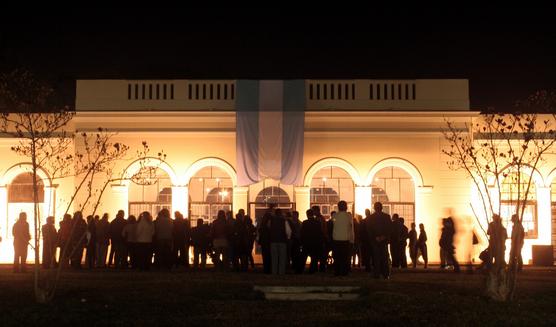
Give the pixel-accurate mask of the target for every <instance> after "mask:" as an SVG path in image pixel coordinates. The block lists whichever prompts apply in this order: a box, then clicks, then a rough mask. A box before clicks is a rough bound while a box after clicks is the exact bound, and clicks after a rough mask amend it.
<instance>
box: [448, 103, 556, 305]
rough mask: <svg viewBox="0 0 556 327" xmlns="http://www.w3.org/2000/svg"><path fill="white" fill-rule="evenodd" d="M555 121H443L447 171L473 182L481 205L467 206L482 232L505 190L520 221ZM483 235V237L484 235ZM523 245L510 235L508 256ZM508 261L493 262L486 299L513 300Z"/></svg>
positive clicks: (520, 116)
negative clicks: (462, 172)
mask: <svg viewBox="0 0 556 327" xmlns="http://www.w3.org/2000/svg"><path fill="white" fill-rule="evenodd" d="M541 98H542V99H544V98H543V97H542V96H541V97H540V98H539V94H538V93H537V94H535V95H534V96H532V97H530V98H529V99H528V101H526V102H522V103H521V104H520V106H521V107H524V106H529V107H532V106H534V105H535V103H539V99H541ZM555 123H556V116H555V115H554V114H552V115H539V114H536V113H511V114H498V113H489V114H482V115H480V117H478V118H477V119H476V120H475V121H474V122H473V123H472V124H465V128H463V129H462V128H461V126H458V125H457V124H456V123H454V122H451V121H448V120H446V129H445V130H444V131H443V133H444V138H445V139H446V141H447V142H448V144H449V148H448V149H447V150H443V151H442V152H443V153H444V154H445V155H446V156H447V157H448V160H447V164H448V166H449V167H450V168H451V169H453V170H463V171H465V172H466V175H467V176H468V178H469V179H470V180H471V181H472V182H473V184H474V186H475V188H476V190H477V194H478V196H479V198H480V203H481V207H480V208H475V207H474V206H473V205H472V204H471V207H472V209H473V212H474V214H475V217H476V219H477V222H478V225H479V226H480V227H481V228H483V226H482V224H481V221H484V222H487V223H489V222H490V220H491V218H492V216H493V215H494V214H498V215H499V214H500V213H501V210H502V204H501V201H500V199H501V198H502V195H503V193H502V191H503V189H504V188H511V192H513V195H515V198H514V196H512V199H511V200H512V203H511V205H512V210H514V212H513V213H514V214H517V215H518V219H519V223H520V224H521V223H522V222H523V216H524V213H525V209H526V204H527V201H528V200H530V199H531V197H532V194H531V192H530V191H531V189H532V187H531V186H532V185H534V181H533V172H534V171H535V170H536V169H537V168H538V167H540V165H541V163H542V162H543V161H544V160H545V154H546V153H547V151H549V150H550V149H551V148H552V147H553V145H554V143H555V141H556V132H555V130H554V125H555ZM506 218H509V217H506ZM483 231H484V228H483ZM514 234H515V233H514ZM485 236H486V237H487V238H488V235H486V232H485ZM522 244H523V235H522V234H521V235H519V234H515V235H512V240H511V253H515V251H521V245H522ZM512 259H513V258H511V259H510V265H506V264H505V262H498V261H496V262H495V264H494V265H493V266H492V268H491V269H489V272H488V274H487V279H486V289H487V294H488V295H489V296H490V297H491V298H493V299H496V300H500V301H508V300H511V299H512V298H513V297H514V294H515V290H516V282H517V269H516V265H517V261H516V260H512Z"/></svg>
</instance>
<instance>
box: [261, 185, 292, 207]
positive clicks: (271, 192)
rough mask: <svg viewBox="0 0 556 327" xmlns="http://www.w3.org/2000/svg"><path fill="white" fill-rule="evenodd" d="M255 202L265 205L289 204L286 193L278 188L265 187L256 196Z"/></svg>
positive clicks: (288, 197)
mask: <svg viewBox="0 0 556 327" xmlns="http://www.w3.org/2000/svg"><path fill="white" fill-rule="evenodd" d="M255 202H257V203H267V204H270V203H272V204H286V203H291V202H290V196H289V195H288V193H286V191H284V190H283V189H282V188H280V187H278V186H269V187H265V188H264V189H263V190H262V191H260V192H259V194H257V197H256V198H255Z"/></svg>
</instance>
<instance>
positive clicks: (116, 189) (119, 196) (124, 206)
mask: <svg viewBox="0 0 556 327" xmlns="http://www.w3.org/2000/svg"><path fill="white" fill-rule="evenodd" d="M110 187H111V188H112V196H113V197H114V203H115V204H116V206H117V208H115V209H116V210H115V211H118V210H123V211H124V212H125V216H126V217H127V216H128V215H129V200H128V186H127V185H124V184H112V185H110Z"/></svg>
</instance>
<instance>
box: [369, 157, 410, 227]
mask: <svg viewBox="0 0 556 327" xmlns="http://www.w3.org/2000/svg"><path fill="white" fill-rule="evenodd" d="M371 192H372V198H371V203H373V204H374V203H375V202H381V203H382V205H383V208H384V209H383V210H384V212H386V213H389V214H391V215H392V214H395V213H397V214H398V215H399V216H400V217H403V218H404V223H405V225H406V226H410V224H411V223H413V222H415V184H414V182H413V179H412V178H411V175H409V173H407V172H406V171H405V170H404V169H402V168H399V167H395V166H390V167H385V168H382V169H381V170H379V171H378V172H377V173H376V174H375V176H374V177H373V181H372V191H371Z"/></svg>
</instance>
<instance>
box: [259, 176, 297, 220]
mask: <svg viewBox="0 0 556 327" xmlns="http://www.w3.org/2000/svg"><path fill="white" fill-rule="evenodd" d="M292 198H293V186H292V185H284V184H281V183H280V182H279V181H277V180H273V179H270V178H267V179H264V180H263V181H260V182H258V183H256V184H251V185H249V210H248V213H249V215H250V216H251V218H252V219H253V221H255V220H256V219H258V218H261V217H262V216H263V215H264V213H265V212H266V209H267V208H268V205H269V204H271V203H272V204H275V205H276V207H277V208H280V209H282V210H283V211H284V212H288V211H292V210H295V204H294V203H293V201H292Z"/></svg>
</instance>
